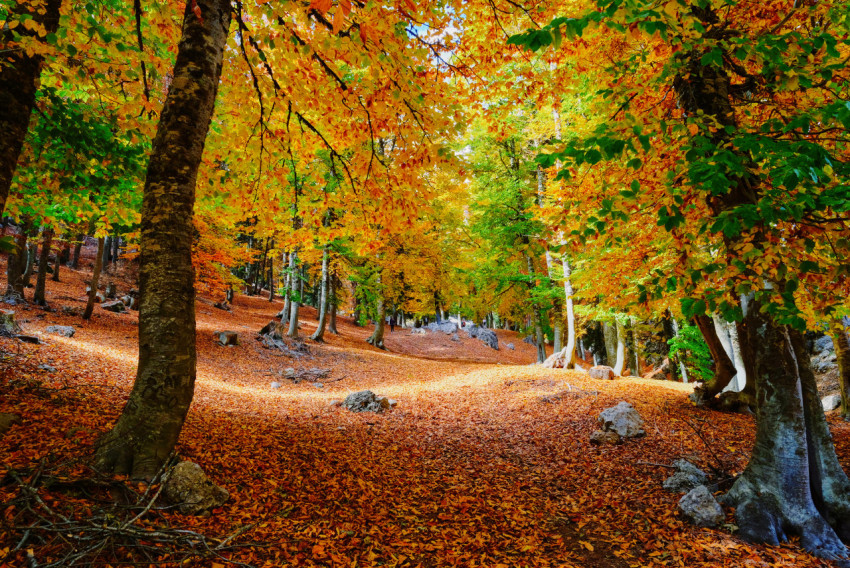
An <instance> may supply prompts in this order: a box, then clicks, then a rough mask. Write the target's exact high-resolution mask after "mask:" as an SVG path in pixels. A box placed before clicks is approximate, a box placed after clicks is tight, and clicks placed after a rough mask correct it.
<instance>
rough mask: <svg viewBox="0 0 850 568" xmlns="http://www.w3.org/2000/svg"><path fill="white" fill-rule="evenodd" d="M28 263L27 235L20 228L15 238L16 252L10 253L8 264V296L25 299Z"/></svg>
mask: <svg viewBox="0 0 850 568" xmlns="http://www.w3.org/2000/svg"><path fill="white" fill-rule="evenodd" d="M26 262H27V233H26V231H25V230H24V229H23V227H20V230H19V231H18V234H17V236H16V237H15V252H12V253H9V257H8V261H7V264H6V294H7V295H15V294H17V295H19V296H20V297H21V299H23V298H24V269H25V266H26Z"/></svg>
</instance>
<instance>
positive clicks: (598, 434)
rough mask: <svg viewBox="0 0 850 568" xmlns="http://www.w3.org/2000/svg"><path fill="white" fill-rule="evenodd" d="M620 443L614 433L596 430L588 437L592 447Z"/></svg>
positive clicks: (619, 439)
mask: <svg viewBox="0 0 850 568" xmlns="http://www.w3.org/2000/svg"><path fill="white" fill-rule="evenodd" d="M621 441H622V438H620V435H619V434H617V433H616V432H610V431H609V432H606V431H604V430H596V431H595V432H593V433H592V434H591V435H590V443H591V444H593V445H594V446H603V445H607V444H619V443H620V442H621Z"/></svg>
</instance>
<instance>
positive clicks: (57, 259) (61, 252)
mask: <svg viewBox="0 0 850 568" xmlns="http://www.w3.org/2000/svg"><path fill="white" fill-rule="evenodd" d="M66 238H67V237H66ZM60 243H61V246H62V248H61V249H60V248H59V246H57V247H56V254H55V255H54V259H53V278H52V280H53V281H54V282H59V267H60V266H62V258H63V256H64V257H65V258H66V259H67V256H66V254H65V253H67V252H68V246H69V244H68V241H67V240H65V239H62V241H60Z"/></svg>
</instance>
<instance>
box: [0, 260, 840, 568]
mask: <svg viewBox="0 0 850 568" xmlns="http://www.w3.org/2000/svg"><path fill="white" fill-rule="evenodd" d="M62 274H63V282H62V283H53V282H50V283H49V290H50V295H49V296H48V300H49V302H50V306H51V308H52V309H53V310H54V311H43V310H42V309H40V308H35V307H30V308H22V307H19V306H18V307H15V308H14V309H15V311H16V312H17V314H16V315H17V318H18V319H19V321H22V322H23V326H24V328H25V331H26V332H28V333H33V334H37V335H40V337H41V338H42V340H43V344H42V345H28V344H22V343H20V342H17V341H15V340H11V339H0V350H2V351H0V356H2V370H1V371H0V389H2V390H0V412H14V413H18V414H20V415H21V416H22V421H21V422H20V423H19V424H16V425H14V426H12V427H11V429H10V430H9V431H8V433H7V434H6V435H5V437H4V438H3V439H2V441H0V478H2V479H4V480H6V481H4V483H3V484H2V485H0V503H5V505H2V507H1V508H0V514H2V519H0V523H2V524H0V527H3V528H2V530H0V559H2V558H3V557H4V556H5V557H6V564H2V560H0V564H2V565H3V566H6V565H8V566H23V565H26V562H27V560H26V554H27V551H26V550H25V549H29V554H30V555H31V556H32V557H33V558H34V559H35V560H37V561H38V562H39V563H43V562H44V561H46V560H49V557H50V555H51V554H55V553H57V552H56V551H54V550H50V549H46V550H43V549H40V548H39V547H38V546H37V545H33V544H32V543H28V544H27V545H26V546H25V547H22V548H21V549H20V550H18V551H14V550H13V549H14V548H15V547H16V545H17V544H18V543H19V542H20V539H21V538H22V531H21V530H20V529H19V528H15V526H14V523H15V522H18V521H16V519H18V518H19V516H18V515H17V512H16V510H15V507H14V506H11V505H9V503H11V502H12V501H13V499H14V498H15V496H16V492H17V491H20V487H19V486H17V485H16V484H14V483H11V482H9V479H10V473H9V472H12V473H15V472H18V473H19V474H21V475H23V473H21V472H30V473H31V472H32V471H34V470H35V469H37V468H38V467H45V465H44V464H45V463H47V464H52V463H60V462H61V463H67V462H68V460H71V463H76V464H78V466H69V470H68V471H69V473H68V475H69V476H73V475H82V472H84V471H85V469H84V468H83V465H82V464H84V462H85V457H86V456H87V455H88V454H89V453H90V452H91V449H92V444H93V443H94V441H95V439H96V437H97V436H98V435H99V434H100V433H102V432H104V431H105V430H107V429H108V428H109V427H110V425H111V424H112V423H113V422H114V420H115V419H116V417H117V416H118V414H119V412H120V410H121V408H122V406H123V403H124V401H125V400H126V396H127V393H128V392H129V389H130V388H131V385H132V381H133V378H134V372H135V363H136V356H137V350H136V337H137V329H138V327H137V325H138V314H137V312H130V313H127V314H114V313H109V312H105V311H103V310H102V309H100V308H99V307H98V308H96V311H95V316H94V318H93V320H92V321H91V322H87V323H83V322H81V320H80V318H79V316H74V315H67V314H63V313H62V312H61V310H60V308H61V307H62V306H77V307H80V306H82V305H83V304H82V300H83V291H84V284H83V278H84V277H85V276H86V274H85V273H84V272H76V271H71V270H67V271H63V273H62ZM119 288H120V286H119ZM212 304H213V302H212V300H209V299H204V298H201V299H199V301H198V309H197V312H198V348H199V362H198V382H197V388H196V393H195V400H194V402H193V405H192V409H191V411H190V413H189V416H188V419H187V423H186V427H185V429H184V431H183V435H182V436H181V439H180V444H179V448H178V450H179V453H180V456H181V457H182V458H183V459H189V460H192V461H195V462H197V463H198V464H200V465H201V466H202V467H203V468H204V470H205V471H206V472H207V473H208V474H209V475H210V476H211V477H212V478H213V479H214V480H215V481H216V482H217V483H219V484H220V485H222V486H223V487H224V488H226V489H227V490H228V491H229V492H230V495H231V498H230V500H229V501H228V503H227V504H226V505H225V506H223V507H221V508H219V509H216V510H214V512H213V514H212V515H211V516H209V517H186V516H181V515H179V514H177V513H176V512H174V511H171V510H159V511H156V516H155V519H154V520H156V522H157V523H159V524H158V525H157V526H160V525H162V524H163V523H165V524H167V525H169V526H171V527H172V528H173V527H178V528H181V529H182V528H185V529H189V530H192V531H196V532H198V533H201V534H204V535H208V536H210V537H211V538H216V537H217V538H224V537H225V536H226V535H235V536H234V537H233V538H232V539H231V540H230V541H228V542H229V544H231V545H238V546H236V548H232V547H228V548H226V549H222V552H221V556H217V557H208V558H200V557H191V556H190V557H188V558H186V557H185V555H184V556H181V557H179V559H181V560H183V559H185V562H184V565H192V566H214V567H218V566H222V565H226V564H227V562H226V559H227V560H233V561H236V562H238V563H242V564H243V565H245V564H247V565H252V566H333V567H343V566H344V567H355V566H360V567H368V566H396V567H411V568H412V567H421V568H437V567H443V566H464V567H474V566H480V567H489V568H495V567H565V568H566V567H598V568H611V567H613V568H621V567H622V568H626V567H630V566H706V567H708V566H711V567H717V566H729V567H732V566H734V567H740V566H752V567H762V566H763V567H767V566H798V567H799V566H827V565H828V564H827V563H825V562H822V561H819V560H816V559H813V558H811V557H810V556H808V555H806V554H804V553H802V552H801V551H800V549H799V548H797V547H796V546H795V545H794V543H790V544H788V545H784V546H781V547H765V546H753V545H748V544H745V543H743V542H741V541H739V540H738V539H737V538H736V537H735V536H734V525H733V523H734V518H733V516H732V515H731V514H730V515H729V516H728V518H727V522H728V525H727V526H725V527H724V528H722V529H720V530H708V529H699V528H695V527H692V526H690V525H688V524H686V523H685V522H684V520H683V519H682V518H681V517H680V516H679V515H678V513H677V512H676V502H677V500H678V499H679V496H678V495H671V494H669V493H667V492H665V491H664V490H663V489H662V488H661V483H662V481H663V479H664V478H665V477H666V476H667V475H669V474H670V473H671V470H670V469H668V468H667V467H665V466H668V465H669V464H671V463H672V462H673V461H674V460H675V459H677V458H682V457H684V458H687V459H689V460H691V461H693V462H694V463H696V464H697V465H699V466H701V467H702V468H703V469H705V470H706V471H715V472H717V473H718V474H719V475H721V476H728V475H731V474H734V473H736V472H740V471H741V470H742V469H743V467H744V466H745V465H746V459H747V455H748V452H749V449H750V445H751V443H752V437H753V423H752V420H751V419H750V418H748V417H745V416H741V415H735V414H725V413H717V412H708V411H702V410H697V409H695V408H693V407H692V406H691V405H690V404H689V403H688V402H687V396H686V395H687V392H688V389H687V386H685V385H678V384H673V383H669V382H659V381H650V380H644V379H629V378H626V379H620V380H616V381H596V380H592V379H590V378H588V377H587V376H586V375H584V374H580V373H576V372H572V371H564V370H552V369H542V368H539V367H537V366H530V365H529V364H528V363H530V362H531V361H532V360H533V358H534V348H533V347H532V346H530V345H527V344H525V343H523V342H522V341H521V338H520V337H517V336H516V334H514V333H510V332H501V331H500V332H498V333H499V336H500V341H501V342H513V343H514V345H515V346H516V349H515V350H513V351H511V350H508V349H502V350H500V351H498V352H496V351H493V350H491V349H489V348H488V347H486V346H485V345H484V344H483V343H481V342H480V341H478V340H475V339H469V338H467V337H466V334H465V333H461V334H460V336H461V338H462V340H461V341H459V342H456V341H451V340H450V338H449V336H445V335H443V334H428V335H424V336H423V335H411V334H410V333H409V331H407V330H396V332H395V333H393V334H389V333H388V334H387V339H386V346H387V351H380V350H377V349H374V348H372V347H370V346H369V345H367V344H366V343H365V341H364V340H365V338H366V337H367V336H368V335H369V333H370V332H371V329H364V328H359V327H356V326H354V325H352V324H351V322H350V321H349V320H346V319H344V318H343V319H342V320H341V322H340V325H339V329H340V332H341V333H340V335H339V336H333V335H330V334H326V337H327V339H328V341H327V343H326V344H321V345H320V344H316V343H313V342H310V341H307V342H306V343H305V344H306V347H307V350H308V352H307V353H305V354H303V355H301V356H300V357H299V358H295V359H293V358H290V357H288V356H285V355H284V354H282V353H281V352H279V351H276V350H273V349H267V348H265V347H263V345H262V344H261V342H259V341H257V340H256V332H257V330H259V329H260V328H261V327H262V326H263V325H264V324H266V323H267V322H268V321H269V320H270V319H271V318H272V316H273V315H274V314H275V313H277V312H278V311H279V310H280V307H281V304H280V302H279V301H275V302H272V303H269V302H268V300H266V299H262V298H248V297H237V298H236V301H235V303H234V307H233V310H232V312H227V311H223V310H219V309H216V308H214V307H213V305H212ZM0 307H4V308H5V307H7V306H5V305H4V306H0ZM315 322H316V318H315V311H314V310H311V309H306V310H304V313H303V319H302V323H301V330H300V333H301V334H302V335H303V336H307V335H309V334H310V333H312V331H313V329H315V325H316V323H315ZM50 324H61V325H73V326H74V327H75V328H76V334H75V335H74V336H73V337H71V338H65V337H60V336H57V335H51V334H47V333H45V328H46V327H47V326H48V325H50ZM222 329H226V330H232V331H237V332H238V333H239V336H240V342H241V344H240V345H239V346H235V347H221V346H218V345H216V344H215V342H214V339H213V331H216V330H222ZM287 368H294V369H296V370H300V369H309V368H326V369H330V373H329V374H328V375H327V376H325V377H323V378H321V379H319V381H320V382H321V386H318V384H316V381H312V382H311V381H301V382H298V383H296V382H294V381H290V380H287V379H285V378H282V377H283V375H284V374H285V372H284V370H285V369H287ZM273 381H277V382H280V384H281V386H280V388H277V389H275V388H272V387H271V383H272V382H273ZM362 389H371V390H373V391H375V392H376V393H378V394H379V395H386V396H389V397H390V398H393V399H396V400H397V401H398V406H397V407H396V408H395V409H393V410H392V411H389V412H385V413H382V414H373V413H362V414H355V413H351V412H349V411H347V410H345V409H342V408H340V407H338V406H335V405H333V404H332V402H333V401H335V400H336V401H338V400H341V399H342V398H344V397H345V395H346V394H348V393H350V392H354V391H357V390H362ZM620 400H627V401H629V402H631V403H632V404H633V405H634V406H635V407H636V408H637V409H638V411H639V412H640V413H641V414H642V416H643V417H644V419H645V421H646V425H645V429H646V432H647V435H646V437H644V438H642V439H637V440H632V441H627V442H626V443H624V444H622V445H618V446H603V447H595V446H592V445H590V443H589V442H588V436H589V434H590V433H591V432H592V431H593V430H594V429H596V417H597V416H598V414H599V412H600V411H601V410H603V409H604V408H607V407H609V406H612V405H614V404H616V403H617V402H618V401H620ZM833 432H834V435H835V439H836V443H837V446H838V450H839V454H840V455H841V456H843V458H844V461H845V463H848V457H850V436H848V434H850V429H848V427H847V426H846V425H844V424H839V423H834V424H833ZM74 460H76V461H74ZM39 464H41V465H39ZM848 465H850V464H848ZM75 467H76V469H75ZM139 491H143V488H141V487H140V488H139ZM39 495H40V498H42V499H43V500H44V503H45V506H48V507H51V508H52V509H53V510H56V511H64V513H63V514H65V515H68V516H74V515H77V516H80V517H85V516H86V515H87V514H91V510H92V507H94V506H96V503H93V502H92V498H91V495H84V494H83V493H81V492H79V491H76V492H68V491H62V484H57V485H56V486H55V487H53V488H48V489H44V490H43V491H41V492H40V494H39ZM151 522H152V523H153V521H151ZM150 530H151V531H154V527H153V526H151V527H150ZM217 542H218V541H217ZM163 550H165V549H163ZM122 554H125V553H124V551H122V550H121V548H120V547H118V548H116V549H114V550H107V551H105V552H104V556H103V558H104V559H108V560H109V562H110V563H111V565H113V566H124V565H128V563H129V562H130V561H131V560H132V559H130V558H129V557H127V556H122ZM176 560H177V557H168V556H162V557H161V558H159V561H160V562H162V563H166V564H167V563H169V562H176Z"/></svg>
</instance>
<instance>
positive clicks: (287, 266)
mask: <svg viewBox="0 0 850 568" xmlns="http://www.w3.org/2000/svg"><path fill="white" fill-rule="evenodd" d="M287 257H288V258H285V259H284V263H283V266H284V276H283V309H282V310H281V311H280V314H278V315H279V316H280V321H282V322H284V321H285V322H288V321H289V308H290V306H291V305H292V303H291V302H292V300H291V296H292V271H293V270H295V265H294V261H295V257H294V255H293V253H291V252H290V253H287Z"/></svg>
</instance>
